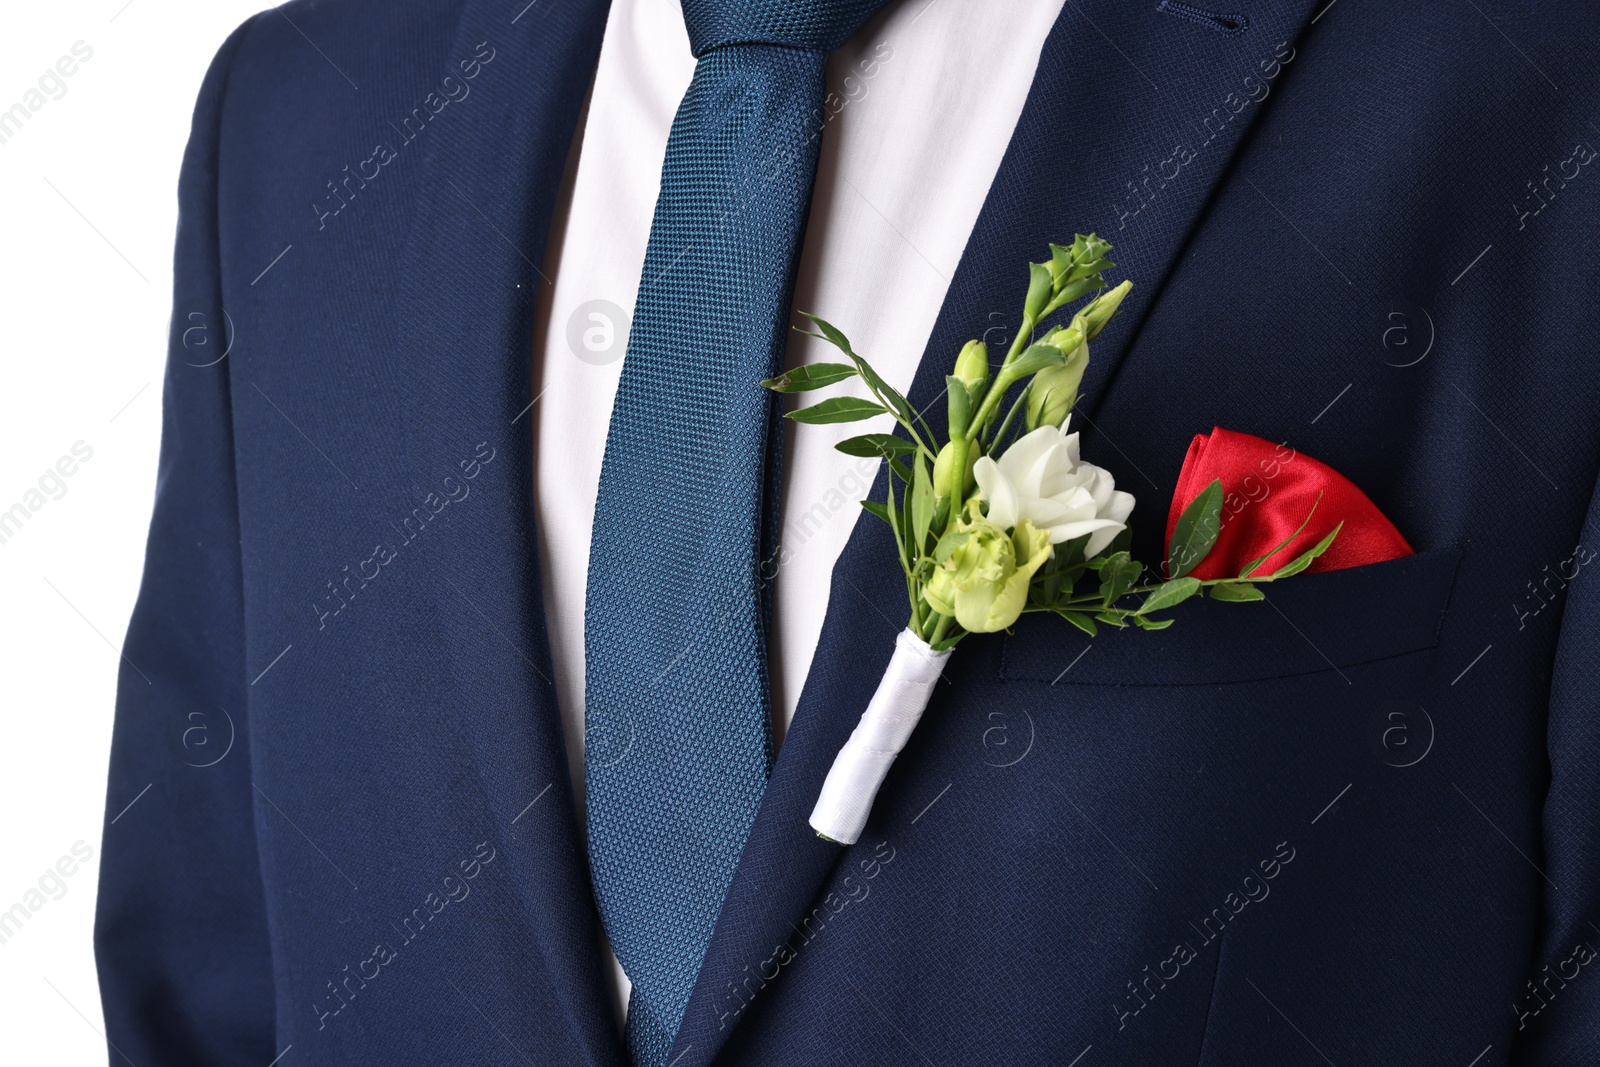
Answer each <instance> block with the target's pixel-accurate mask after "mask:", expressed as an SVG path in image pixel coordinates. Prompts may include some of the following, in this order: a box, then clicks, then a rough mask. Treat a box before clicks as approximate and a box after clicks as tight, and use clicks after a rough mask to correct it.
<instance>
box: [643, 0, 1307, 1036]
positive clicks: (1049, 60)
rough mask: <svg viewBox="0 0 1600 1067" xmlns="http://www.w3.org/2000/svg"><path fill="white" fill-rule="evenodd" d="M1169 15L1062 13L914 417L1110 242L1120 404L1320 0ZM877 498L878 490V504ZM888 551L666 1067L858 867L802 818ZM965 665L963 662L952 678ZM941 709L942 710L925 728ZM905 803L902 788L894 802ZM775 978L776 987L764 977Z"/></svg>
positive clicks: (880, 635)
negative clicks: (1203, 21) (1065, 269)
mask: <svg viewBox="0 0 1600 1067" xmlns="http://www.w3.org/2000/svg"><path fill="white" fill-rule="evenodd" d="M1157 7H1158V5H1156V4H1153V3H1152V4H1137V5H1133V4H1123V3H1117V2H1115V0H1083V2H1078V0H1067V3H1066V6H1065V7H1064V9H1063V11H1062V14H1061V17H1060V18H1059V19H1058V21H1057V23H1056V25H1055V27H1054V28H1053V29H1052V31H1051V33H1050V36H1049V38H1048V40H1047V41H1046V43H1045V46H1044V49H1043V52H1042V54H1041V56H1040V60H1039V68H1038V71H1037V73H1036V75H1035V78H1034V83H1033V86H1032V89H1031V90H1030V92H1029V95H1028V100H1027V103H1026V105H1025V106H1024V108H1023V112H1022V115H1021V117H1020V118H1019V120H1018V123H1017V128H1016V130H1015V132H1014V133H1013V135H1012V139H1011V143H1010V146H1009V147H1008V148H1007V151H1006V155H1005V159H1004V160H1003V161H1002V163H1001V166H1000V169H999V172H998V173H997V175H996V177H995V181H994V185H993V186H992V188H991V189H990V190H989V195H988V198H987V200H986V202H985V204H984V208H983V210H982V212H981V213H980V214H979V217H978V221H977V223H976V225H975V226H974V228H973V233H972V236H971V238H970V239H969V241H968V243H967V248H966V251H965V252H964V253H963V256H962V260H961V263H960V266H959V267H958V269H957V272H956V275H955V278H954V279H953V281H952V282H951V286H950V291H949V294H948V295H947V296H946V299H945V303H944V306H943V308H942V309H941V311H940V314H939V319H938V321H937V323H936V324H935V327H934V330H933V333H932V335H931V338H930V341H929V345H928V349H927V351H926V353H925V356H924V358H923V361H922V364H921V366H920V368H919V369H918V372H917V377H916V381H915V383H914V385H913V387H912V390H911V397H912V400H913V401H914V402H915V403H917V404H918V405H919V406H922V407H931V406H932V404H933V401H934V398H936V397H937V396H938V395H939V394H940V393H941V391H942V389H943V386H944V375H945V374H946V373H948V365H949V362H950V360H952V359H953V358H954V354H955V353H956V352H957V351H958V350H959V348H960V346H961V344H962V342H963V341H965V340H966V339H968V338H970V337H975V336H978V335H980V334H982V333H983V332H984V330H985V329H986V328H987V327H988V325H989V320H988V312H989V311H990V310H991V309H994V308H1008V309H1009V308H1013V307H1017V306H1019V305H1020V301H1021V289H1020V287H1021V286H1022V285H1023V284H1024V283H1025V280H1026V277H1027V275H1026V271H1025V269H1024V268H1023V264H1025V263H1026V262H1028V261H1029V260H1038V259H1040V258H1042V256H1043V255H1044V253H1045V251H1046V248H1045V245H1046V242H1048V241H1052V240H1054V241H1063V240H1068V241H1069V240H1071V237H1072V234H1073V233H1074V232H1087V231H1089V230H1094V231H1096V232H1098V233H1099V234H1100V235H1101V236H1103V237H1105V238H1107V239H1108V240H1110V241H1112V242H1113V243H1114V244H1115V245H1116V249H1115V251H1114V252H1113V253H1112V255H1113V258H1114V259H1115V260H1116V261H1117V263H1118V264H1119V269H1118V270H1117V271H1115V272H1113V277H1114V278H1120V277H1123V276H1129V277H1134V278H1136V279H1137V285H1136V288H1135V289H1134V290H1133V293H1132V294H1131V295H1130V296H1129V298H1128V300H1127V301H1125V303H1124V304H1123V311H1122V314H1121V315H1120V316H1119V319H1118V321H1117V323H1116V324H1115V325H1114V326H1113V327H1112V328H1111V329H1109V330H1107V331H1106V332H1105V333H1104V334H1102V335H1101V337H1100V339H1099V341H1098V342H1097V343H1096V345H1095V350H1094V359H1093V362H1092V364H1091V367H1090V370H1089V374H1088V377H1087V378H1086V381H1085V385H1084V394H1085V396H1086V398H1087V402H1086V404H1085V405H1080V408H1079V410H1080V412H1082V411H1083V408H1084V407H1085V406H1089V407H1090V412H1088V413H1087V417H1089V418H1092V413H1093V410H1094V408H1095V407H1097V406H1098V401H1099V399H1100V398H1102V397H1103V396H1104V395H1105V393H1106V391H1107V390H1108V389H1109V388H1110V387H1111V384H1112V382H1113V380H1114V378H1115V375H1116V370H1117V367H1118V366H1119V364H1120V362H1121V360H1122V358H1123V356H1124V354H1125V353H1126V352H1127V350H1128V349H1129V347H1130V346H1131V345H1132V343H1133V341H1134V339H1135V338H1137V336H1138V333H1139V329H1140V326H1141V325H1142V323H1143V321H1144V319H1145V318H1146V316H1147V315H1148V314H1149V312H1150V310H1151V308H1152V307H1153V306H1154V305H1155V303H1156V301H1157V300H1159V298H1160V294H1161V289H1162V285H1163V283H1164V281H1165V279H1166V278H1167V276H1168V274H1169V273H1170V271H1171V268H1172V266H1173V264H1174V262H1175V260H1176V258H1177V257H1178V255H1179V254H1180V253H1181V250H1182V248H1183V246H1184V244H1185V242H1186V241H1187V239H1188V237H1189V234H1190V233H1191V231H1192V230H1193V228H1194V227H1195V225H1196V224H1197V222H1198V220H1199V218H1200V216H1201V214H1202V212H1203V210H1204V208H1205V205H1206V204H1207V202H1208V201H1209V199H1210V196H1211V194H1212V191H1213V189H1214V188H1215V186H1216V184H1217V182H1218V180H1219V178H1220V177H1221V175H1222V174H1223V173H1224V172H1225V170H1226V168H1227V165H1228V162H1229V161H1230V160H1231V159H1232V157H1233V154H1234V152H1235V151H1236V150H1237V148H1238V146H1239V145H1240V143H1241V142H1242V139H1243V137H1244V135H1245V133H1246V131H1247V130H1248V129H1249V127H1250V125H1251V123H1252V122H1253V120H1254V118H1255V115H1256V113H1257V112H1258V111H1259V110H1260V109H1261V107H1262V106H1264V105H1265V101H1266V100H1267V99H1268V98H1269V97H1270V95H1271V94H1272V93H1274V92H1280V91H1282V88H1283V84H1284V82H1285V81H1286V80H1287V78H1288V77H1289V75H1290V70H1291V68H1292V63H1293V55H1294V45H1295V43H1296V39H1297V37H1299V35H1300V34H1301V33H1302V30H1303V29H1304V27H1305V24H1306V22H1307V20H1308V19H1309V18H1310V17H1311V13H1312V0H1286V2H1281V3H1278V4H1276V5H1275V6H1274V7H1273V8H1272V9H1271V10H1267V11H1263V12H1262V13H1260V14H1255V15H1251V16H1250V24H1249V28H1248V29H1247V30H1246V31H1245V32H1243V33H1237V34H1226V33H1223V32H1219V31H1218V30H1216V29H1212V28H1206V27H1205V26H1203V25H1200V24H1198V23H1196V22H1194V21H1191V20H1189V19H1186V18H1182V17H1175V16H1174V15H1171V14H1167V13H1164V12H1160V11H1158V10H1157ZM820 310H821V311H822V312H823V313H824V314H826V311H827V309H826V308H823V309H820ZM1007 340H1009V339H1007ZM991 347H993V346H991ZM1091 434H1092V430H1091ZM1113 466H1114V464H1113ZM882 495H883V487H882V483H881V478H880V482H879V484H878V485H876V486H874V488H873V497H874V498H881V497H882ZM893 553H894V548H893V543H892V541H891V540H890V538H889V536H888V533H887V528H886V527H883V526H882V524H881V523H877V522H869V521H862V522H858V523H857V524H856V528H855V531H854V533H853V534H852V536H851V539H850V542H849V544H848V545H847V547H846V548H845V551H844V553H843V554H842V555H841V556H840V559H839V562H838V564H837V565H836V566H835V568H834V575H833V582H832V590H831V592H830V596H829V602H828V614H827V619H826V621H825V623H824V626H823V630H822V635H821V638H820V640H819V642H818V647H817V652H816V656H815V659H814V660H813V663H812V668H811V673H810V676H809V677H808V678H807V680H806V685H805V689H804V691H803V692H802V694H801V699H800V705H799V708H798V709H797V711H796V713H795V719H794V723H793V725H792V726H791V728H790V731H789V734H788V737H787V738H786V740H785V742H784V746H783V749H782V751H781V753H780V755H779V759H778V761H777V765H776V767H775V768H774V771H773V775H772V781H771V784H770V785H769V787H768V790H767V794H766V797H765V799H764V801H763V803H762V808H761V811H760V813H759V814H758V816H757V818H756V822H755V825H754V827H753V828H752V830H751V834H750V838H749V841H748V842H747V843H746V845H745V850H744V854H743V856H742V858H741V861H740V866H739V869H738V871H737V872H736V873H735V876H734V881H733V884H732V885H731V886H730V888H729V890H728V895H727V898H726V900H725V902H724V905H723V911H722V914H721V917H720V918H719V920H718V924H717V927H716V930H715V932H714V933H713V935H712V940H711V944H710V947H709V948H708V950H707V952H706V958H705V961H704V963H703V964H702V967H701V971H700V976H699V979H698V981H697V983H696V986H695V991H694V993H693V995H692V997H691V998H690V1001H689V1006H688V1009H687V1011H686V1012H685V1014H684V1021H683V1025H682V1028H681V1029H680V1031H679V1034H678V1039H677V1042H676V1044H675V1046H674V1048H673V1053H672V1057H670V1058H671V1059H672V1061H673V1063H674V1067H705V1065H707V1064H710V1063H711V1062H712V1060H713V1059H714V1058H715V1057H716V1055H717V1053H718V1052H719V1051H720V1050H721V1049H722V1047H723V1045H724V1044H725V1042H726V1041H727V1039H728V1036H729V1034H730V1033H731V1032H732V1030H733V1028H734V1027H735V1026H736V1025H737V1024H738V1023H739V1022H740V1021H741V1020H742V1019H744V1018H747V1017H748V1016H749V1014H750V1013H751V1012H753V1011H756V1010H759V1008H760V994H759V990H760V989H761V987H762V986H764V984H765V981H764V978H763V976H762V974H761V972H762V971H763V969H764V966H763V965H764V964H765V965H766V969H769V970H768V973H771V971H770V967H771V964H770V962H769V961H770V960H772V959H773V958H774V955H775V952H776V950H777V949H778V947H779V946H782V945H785V944H792V942H793V940H794V939H795V937H796V934H795V927H794V924H795V923H797V922H798V921H799V919H800V917H801V916H802V915H804V914H805V913H806V911H807V910H808V909H809V908H810V907H811V905H812V903H813V901H814V899H815V898H816V896H817V894H818V892H819V891H820V890H821V888H822V886H823V885H824V883H825V882H826V881H827V879H828V878H829V876H830V874H831V873H832V872H833V870H834V868H835V866H836V865H837V863H838V861H839V859H840V857H841V855H844V854H846V853H847V852H848V851H849V850H846V849H840V848H838V847H836V846H833V845H829V844H826V843H824V842H822V841H821V840H819V839H818V838H817V837H816V836H815V834H814V833H813V832H812V830H811V828H810V826H809V825H807V822H806V819H807V817H808V815H809V814H810V811H811V806H812V804H813V803H814V802H815V800H816V796H817V791H818V789H819V788H820V787H821V785H822V779H823V777H824V776H825V775H826V773H827V770H828V767H829V765H830V764H831V763H832V761H833V757H834V754H835V753H836V752H837V751H838V750H839V746H840V745H842V744H843V743H844V740H845V738H846V737H847V736H848V735H849V733H850V730H851V729H852V728H853V727H854V725H855V722H856V719H857V718H858V717H859V716H860V714H861V711H862V709H863V708H864V707H865V706H866V702H867V700H868V698H869V697H870V696H871V695H872V692H873V690H874V688H875V687H876V685H877V682H878V679H879V677H880V676H881V674H882V671H883V668H884V666H885V665H886V664H887V663H888V660H889V656H890V654H891V652H892V650H893V641H894V635H895V633H896V632H897V631H898V630H899V629H900V625H899V621H901V620H904V618H905V616H906V605H905V603H904V597H905V585H904V581H903V579H902V578H901V577H900V575H899V572H898V571H897V569H896V568H894V567H893V566H891V565H888V564H887V563H886V561H888V560H890V559H891V558H892V556H893ZM890 620H897V621H896V622H891V621H890ZM962 662H963V656H962V654H961V652H960V651H959V650H958V652H957V654H956V655H955V657H953V659H952V661H951V666H950V667H949V668H948V669H949V670H951V671H956V670H960V669H962ZM941 701H942V697H941V696H940V695H937V694H936V695H935V697H934V700H933V703H932V704H931V705H930V707H929V710H928V714H929V715H937V714H939V713H940V704H941ZM894 787H895V776H894V775H891V777H890V779H889V781H888V783H887V785H886V787H885V788H887V789H893V788H894ZM887 829H888V828H886V827H883V826H881V825H877V824H876V822H874V823H869V824H868V827H867V832H866V834H865V835H864V836H863V838H862V842H861V845H860V846H857V847H864V848H866V849H867V850H868V851H869V852H870V850H871V849H872V847H873V845H874V844H875V843H876V842H877V841H878V840H880V839H881V838H882V837H883V836H884V835H885V832H886V830H887ZM752 977H753V980H752ZM782 980H783V979H782V977H781V972H780V974H779V977H777V978H774V979H771V981H772V982H774V983H781V982H782ZM752 994H756V995H755V996H754V998H753V999H752ZM747 1001H748V1002H749V1005H748V1006H746V1005H747Z"/></svg>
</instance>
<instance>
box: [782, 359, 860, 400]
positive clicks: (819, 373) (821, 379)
mask: <svg viewBox="0 0 1600 1067" xmlns="http://www.w3.org/2000/svg"><path fill="white" fill-rule="evenodd" d="M855 375H856V369H855V368H854V367H852V366H850V365H849V364H848V363H807V364H806V365H805V366H803V367H795V368H794V369H793V370H788V371H784V372H783V373H782V374H780V375H778V376H777V377H776V378H768V379H767V380H766V381H764V382H762V383H761V384H762V385H764V386H766V387H767V388H768V389H771V390H772V391H773V392H775V393H803V392H805V391H806V390H808V389H821V388H822V387H823V386H825V385H832V384H833V383H834V382H842V381H844V380H845V379H846V378H853V377H855Z"/></svg>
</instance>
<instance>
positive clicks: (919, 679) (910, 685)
mask: <svg viewBox="0 0 1600 1067" xmlns="http://www.w3.org/2000/svg"><path fill="white" fill-rule="evenodd" d="M949 658H950V653H949V651H948V650H946V651H944V652H935V651H934V650H933V649H932V648H931V647H929V645H928V643H927V642H926V641H924V640H923V639H922V638H920V637H918V636H917V635H916V634H914V633H912V632H911V631H910V630H902V631H901V632H900V635H899V636H898V637H896V638H895V642H894V656H893V657H892V658H891V659H890V660H889V666H888V668H887V669H885V670H884V672H883V680H882V681H880V682H879V683H878V690H877V692H875V693H873V694H872V701H871V702H870V703H868V704H867V710H866V711H864V712H862V713H861V721H860V722H858V723H856V728H855V730H854V731H853V732H852V733H851V734H850V739H849V740H848V741H846V742H845V743H844V747H843V748H841V749H840V750H839V754H838V755H837V756H835V757H834V759H833V766H832V767H831V768H830V769H829V770H828V777H827V779H826V780H825V781H823V783H822V793H821V794H820V795H819V796H818V797H817V805H816V807H815V808H813V809H812V810H811V828H812V829H813V830H815V831H816V832H817V833H818V835H820V836H821V837H825V838H827V839H828V840H830V841H836V842H838V843H839V844H841V845H853V844H855V843H856V842H857V841H858V840H859V839H860V838H861V831H862V830H863V829H865V828H866V825H867V816H868V815H869V814H870V813H871V812H872V801H873V798H874V797H876V796H877V795H878V787H879V786H881V785H882V784H883V779H884V778H885V776H887V775H888V773H889V768H890V766H892V765H893V763H894V759H895V757H896V756H898V755H899V754H900V750H901V749H902V748H905V746H906V741H907V740H909V739H910V737H911V731H912V730H914V729H915V728H916V725H917V721H918V720H919V719H921V718H922V713H923V711H924V710H926V708H927V707H928V701H929V700H930V699H932V697H933V687H934V684H935V683H936V682H938V681H939V675H940V673H941V672H943V670H944V665H945V661H946V660H948V659H949Z"/></svg>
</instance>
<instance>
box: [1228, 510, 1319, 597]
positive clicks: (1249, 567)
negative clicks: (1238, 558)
mask: <svg viewBox="0 0 1600 1067" xmlns="http://www.w3.org/2000/svg"><path fill="white" fill-rule="evenodd" d="M1321 503H1322V494H1321V493H1318V494H1317V499H1315V500H1313V501H1312V502H1311V510H1310V511H1308V512H1306V517H1305V518H1304V519H1302V520H1301V522H1300V525H1299V526H1297V527H1295V531H1294V533H1292V534H1290V535H1289V536H1288V537H1285V538H1284V539H1283V540H1282V541H1279V542H1278V543H1277V544H1276V545H1274V546H1273V547H1272V548H1270V549H1268V550H1267V553H1266V555H1263V556H1257V557H1256V558H1255V559H1253V560H1251V561H1250V562H1249V563H1247V564H1245V568H1244V570H1242V571H1240V572H1239V577H1241V578H1248V577H1250V576H1251V575H1252V574H1254V573H1255V572H1256V571H1257V570H1259V569H1260V567H1261V565H1262V564H1263V563H1265V562H1266V561H1267V560H1269V559H1271V558H1272V557H1273V556H1276V555H1277V554H1278V553H1279V552H1282V551H1283V550H1284V549H1285V548H1287V547H1288V546H1289V542H1290V541H1293V540H1294V539H1295V538H1296V537H1299V536H1300V531H1301V530H1304V529H1305V528H1306V525H1307V524H1308V523H1310V522H1311V516H1313V515H1315V514H1316V513H1317V505H1318V504H1321Z"/></svg>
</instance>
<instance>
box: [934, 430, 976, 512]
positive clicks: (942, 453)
mask: <svg viewBox="0 0 1600 1067" xmlns="http://www.w3.org/2000/svg"><path fill="white" fill-rule="evenodd" d="M980 451H981V449H979V448H978V445H977V443H976V442H974V443H972V444H970V445H969V446H968V447H967V477H966V478H965V480H964V481H963V482H962V485H961V495H962V496H963V497H965V496H966V495H967V493H968V492H969V491H970V490H971V489H972V487H973V486H975V485H977V484H978V482H977V479H976V478H974V477H973V475H972V467H973V465H974V464H975V463H977V462H978V453H979V452H980ZM955 462H956V460H955V445H953V444H950V443H948V442H947V443H946V444H945V446H944V447H943V448H941V449H939V455H938V456H936V457H935V458H934V461H933V496H934V499H936V500H937V499H938V498H939V497H942V496H950V495H951V494H952V493H953V492H954V491H955V488H956V486H955V472H954V471H953V470H951V468H952V467H953V466H954V465H955Z"/></svg>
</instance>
